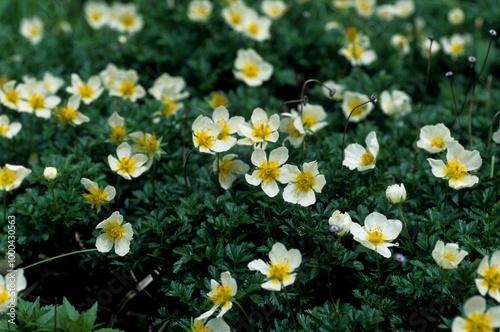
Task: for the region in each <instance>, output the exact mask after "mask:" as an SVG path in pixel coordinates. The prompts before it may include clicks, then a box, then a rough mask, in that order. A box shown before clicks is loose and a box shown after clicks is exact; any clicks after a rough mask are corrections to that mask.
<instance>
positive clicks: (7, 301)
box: [0, 269, 27, 314]
mask: <svg viewBox="0 0 500 332" xmlns="http://www.w3.org/2000/svg"><path fill="white" fill-rule="evenodd" d="M26 285H27V283H26V278H25V277H24V270H23V269H18V270H14V271H12V272H10V273H7V274H6V275H5V277H3V276H1V275H0V314H1V313H5V312H7V311H8V310H9V307H12V304H14V305H16V303H17V294H18V293H19V292H20V291H22V290H24V289H26ZM12 295H14V297H12Z"/></svg>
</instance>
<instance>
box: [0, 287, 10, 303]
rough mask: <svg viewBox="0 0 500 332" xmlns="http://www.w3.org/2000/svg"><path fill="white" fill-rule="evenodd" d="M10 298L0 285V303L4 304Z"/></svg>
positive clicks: (5, 289)
mask: <svg viewBox="0 0 500 332" xmlns="http://www.w3.org/2000/svg"><path fill="white" fill-rule="evenodd" d="M9 299H10V295H9V292H8V291H7V288H5V287H4V286H0V305H2V304H4V303H5V302H7V301H8V300H9Z"/></svg>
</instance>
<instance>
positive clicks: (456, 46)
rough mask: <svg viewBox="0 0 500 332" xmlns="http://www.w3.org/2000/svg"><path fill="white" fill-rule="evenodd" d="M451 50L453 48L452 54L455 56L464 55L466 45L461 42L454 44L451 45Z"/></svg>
mask: <svg viewBox="0 0 500 332" xmlns="http://www.w3.org/2000/svg"><path fill="white" fill-rule="evenodd" d="M450 48H451V52H452V53H453V54H457V55H458V54H462V52H463V50H464V44H462V43H461V42H452V43H451V45H450Z"/></svg>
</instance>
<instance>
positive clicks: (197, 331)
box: [193, 321, 213, 332]
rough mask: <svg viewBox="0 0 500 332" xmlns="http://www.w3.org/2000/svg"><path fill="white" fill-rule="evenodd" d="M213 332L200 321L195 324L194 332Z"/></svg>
mask: <svg viewBox="0 0 500 332" xmlns="http://www.w3.org/2000/svg"><path fill="white" fill-rule="evenodd" d="M212 331H213V330H212V329H211V328H208V327H206V326H203V321H198V322H196V323H195V324H194V331H193V332H212Z"/></svg>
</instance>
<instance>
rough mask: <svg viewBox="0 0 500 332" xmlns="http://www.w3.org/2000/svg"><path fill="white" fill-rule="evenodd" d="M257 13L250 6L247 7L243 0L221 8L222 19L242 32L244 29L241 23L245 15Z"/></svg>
mask: <svg viewBox="0 0 500 332" xmlns="http://www.w3.org/2000/svg"><path fill="white" fill-rule="evenodd" d="M257 15H258V14H257V13H256V12H255V11H254V10H253V9H252V8H249V7H247V6H246V5H245V4H244V3H243V1H238V2H235V3H232V4H231V5H230V6H228V7H225V8H224V9H222V17H223V18H224V21H226V23H227V24H228V25H229V26H230V27H231V28H233V29H234V30H235V31H238V32H242V31H243V29H244V26H243V23H244V22H245V17H248V16H257Z"/></svg>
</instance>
